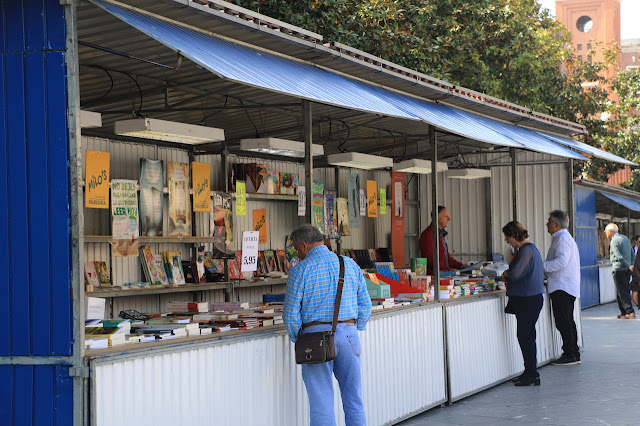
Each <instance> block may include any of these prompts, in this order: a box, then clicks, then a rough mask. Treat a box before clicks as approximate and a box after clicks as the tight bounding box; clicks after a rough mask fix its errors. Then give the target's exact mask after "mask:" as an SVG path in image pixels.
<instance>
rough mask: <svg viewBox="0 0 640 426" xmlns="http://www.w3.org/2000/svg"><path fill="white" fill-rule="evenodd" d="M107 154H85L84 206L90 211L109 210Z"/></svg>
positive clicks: (108, 161) (91, 152) (92, 152)
mask: <svg viewBox="0 0 640 426" xmlns="http://www.w3.org/2000/svg"><path fill="white" fill-rule="evenodd" d="M109 164H110V154H109V153H108V152H100V151H89V150H87V154H86V163H85V173H84V183H85V187H86V190H85V194H84V206H85V207H87V208H90V209H108V208H109V169H110V166H109Z"/></svg>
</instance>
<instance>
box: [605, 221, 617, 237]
mask: <svg viewBox="0 0 640 426" xmlns="http://www.w3.org/2000/svg"><path fill="white" fill-rule="evenodd" d="M604 230H605V231H611V232H613V233H614V234H617V233H618V225H616V224H615V223H610V224H608V225H607V226H606V228H604Z"/></svg>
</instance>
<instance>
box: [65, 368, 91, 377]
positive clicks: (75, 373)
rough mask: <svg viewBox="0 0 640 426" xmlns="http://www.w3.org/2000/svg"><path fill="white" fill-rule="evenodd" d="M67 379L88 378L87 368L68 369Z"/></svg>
mask: <svg viewBox="0 0 640 426" xmlns="http://www.w3.org/2000/svg"><path fill="white" fill-rule="evenodd" d="M69 377H81V378H83V379H88V378H89V367H86V366H85V367H69Z"/></svg>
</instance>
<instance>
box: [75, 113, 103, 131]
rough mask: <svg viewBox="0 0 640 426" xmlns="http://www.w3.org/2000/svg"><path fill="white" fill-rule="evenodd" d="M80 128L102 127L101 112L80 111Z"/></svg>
mask: <svg viewBox="0 0 640 426" xmlns="http://www.w3.org/2000/svg"><path fill="white" fill-rule="evenodd" d="M80 127H82V128H83V129H84V128H88V127H102V114H100V113H99V112H92V111H84V110H80Z"/></svg>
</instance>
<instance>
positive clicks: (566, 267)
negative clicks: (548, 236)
mask: <svg viewBox="0 0 640 426" xmlns="http://www.w3.org/2000/svg"><path fill="white" fill-rule="evenodd" d="M552 237H553V241H552V242H551V248H549V253H547V260H546V261H545V262H543V263H542V267H543V269H544V273H545V274H546V275H547V290H548V291H549V294H551V293H553V292H554V291H557V290H563V291H565V292H567V293H569V294H570V295H572V296H575V297H576V298H578V297H580V254H579V253H578V245H577V244H576V242H575V241H574V240H573V237H572V236H571V234H570V233H569V231H567V230H566V229H561V230H559V231H556V233H554V234H553V235H552Z"/></svg>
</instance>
